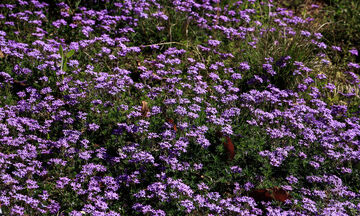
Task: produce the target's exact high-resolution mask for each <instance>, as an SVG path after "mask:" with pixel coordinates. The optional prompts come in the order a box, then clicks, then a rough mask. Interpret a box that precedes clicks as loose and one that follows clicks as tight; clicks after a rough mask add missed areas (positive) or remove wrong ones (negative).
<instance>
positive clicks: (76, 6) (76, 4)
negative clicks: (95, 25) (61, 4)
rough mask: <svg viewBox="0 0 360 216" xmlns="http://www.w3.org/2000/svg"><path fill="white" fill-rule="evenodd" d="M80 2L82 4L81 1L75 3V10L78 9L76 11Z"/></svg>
mask: <svg viewBox="0 0 360 216" xmlns="http://www.w3.org/2000/svg"><path fill="white" fill-rule="evenodd" d="M80 2H81V0H79V1H77V2H76V3H75V8H76V9H77V8H78V7H79V5H80Z"/></svg>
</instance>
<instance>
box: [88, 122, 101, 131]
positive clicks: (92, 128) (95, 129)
mask: <svg viewBox="0 0 360 216" xmlns="http://www.w3.org/2000/svg"><path fill="white" fill-rule="evenodd" d="M99 128H100V126H99V125H97V124H95V123H91V124H89V130H91V131H97V130H98V129H99Z"/></svg>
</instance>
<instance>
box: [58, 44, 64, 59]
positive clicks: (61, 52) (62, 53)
mask: <svg viewBox="0 0 360 216" xmlns="http://www.w3.org/2000/svg"><path fill="white" fill-rule="evenodd" d="M59 52H60V55H61V58H62V57H64V50H63V47H62V46H61V44H60V49H59Z"/></svg>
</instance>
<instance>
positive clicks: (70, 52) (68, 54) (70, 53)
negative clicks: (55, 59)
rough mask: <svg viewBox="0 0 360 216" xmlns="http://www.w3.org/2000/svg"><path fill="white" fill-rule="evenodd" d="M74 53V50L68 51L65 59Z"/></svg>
mask: <svg viewBox="0 0 360 216" xmlns="http://www.w3.org/2000/svg"><path fill="white" fill-rule="evenodd" d="M74 53H75V50H73V49H72V50H70V51H69V52H68V53H67V54H66V58H70V57H71V56H73V55H74Z"/></svg>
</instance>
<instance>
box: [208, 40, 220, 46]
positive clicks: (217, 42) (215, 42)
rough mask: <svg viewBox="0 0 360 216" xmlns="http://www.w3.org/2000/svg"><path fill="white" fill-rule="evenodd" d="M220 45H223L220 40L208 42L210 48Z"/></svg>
mask: <svg viewBox="0 0 360 216" xmlns="http://www.w3.org/2000/svg"><path fill="white" fill-rule="evenodd" d="M220 43H221V41H218V40H209V41H208V44H209V45H210V46H213V47H217V46H219V45H220Z"/></svg>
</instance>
